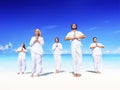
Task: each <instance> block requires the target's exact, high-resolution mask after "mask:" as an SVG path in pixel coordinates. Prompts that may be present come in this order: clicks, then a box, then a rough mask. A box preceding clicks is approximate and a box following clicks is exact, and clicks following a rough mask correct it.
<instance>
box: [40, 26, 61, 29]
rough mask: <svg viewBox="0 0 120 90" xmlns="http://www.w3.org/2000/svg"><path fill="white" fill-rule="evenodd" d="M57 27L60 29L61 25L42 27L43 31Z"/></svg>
mask: <svg viewBox="0 0 120 90" xmlns="http://www.w3.org/2000/svg"><path fill="white" fill-rule="evenodd" d="M57 27H59V25H48V26H44V27H42V29H55V28H57Z"/></svg>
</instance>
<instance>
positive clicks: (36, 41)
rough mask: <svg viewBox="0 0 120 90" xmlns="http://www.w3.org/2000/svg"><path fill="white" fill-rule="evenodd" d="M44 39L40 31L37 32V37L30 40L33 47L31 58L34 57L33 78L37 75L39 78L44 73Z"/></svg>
mask: <svg viewBox="0 0 120 90" xmlns="http://www.w3.org/2000/svg"><path fill="white" fill-rule="evenodd" d="M43 44H44V39H43V37H41V32H40V30H39V29H36V30H35V36H34V37H32V38H31V40H30V46H31V57H32V74H31V77H33V76H34V74H36V76H39V75H40V73H41V72H42V54H43V48H42V46H43Z"/></svg>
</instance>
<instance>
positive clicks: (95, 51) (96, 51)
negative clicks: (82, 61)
mask: <svg viewBox="0 0 120 90" xmlns="http://www.w3.org/2000/svg"><path fill="white" fill-rule="evenodd" d="M97 45H98V46H104V45H103V44H101V43H97ZM94 46H96V43H92V44H91V45H90V47H94ZM92 55H102V50H101V48H99V47H96V48H94V49H92Z"/></svg>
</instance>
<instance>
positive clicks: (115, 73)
mask: <svg viewBox="0 0 120 90" xmlns="http://www.w3.org/2000/svg"><path fill="white" fill-rule="evenodd" d="M119 81H120V70H116V69H115V70H106V71H104V72H102V73H101V74H96V73H94V72H92V71H85V72H83V73H82V76H81V77H77V78H75V77H73V75H72V73H70V72H65V71H63V72H61V73H59V74H55V73H53V72H46V73H43V74H42V75H41V76H40V77H33V78H32V77H30V73H29V72H27V73H25V74H24V75H17V74H16V73H15V72H0V90H120V85H119Z"/></svg>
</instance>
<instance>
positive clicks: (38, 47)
mask: <svg viewBox="0 0 120 90" xmlns="http://www.w3.org/2000/svg"><path fill="white" fill-rule="evenodd" d="M35 40H36V37H32V38H31V40H30V46H31V52H34V53H37V54H40V55H42V54H43V48H42V46H43V44H44V39H43V37H39V38H38V41H39V42H40V43H39V42H36V43H34V41H35Z"/></svg>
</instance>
